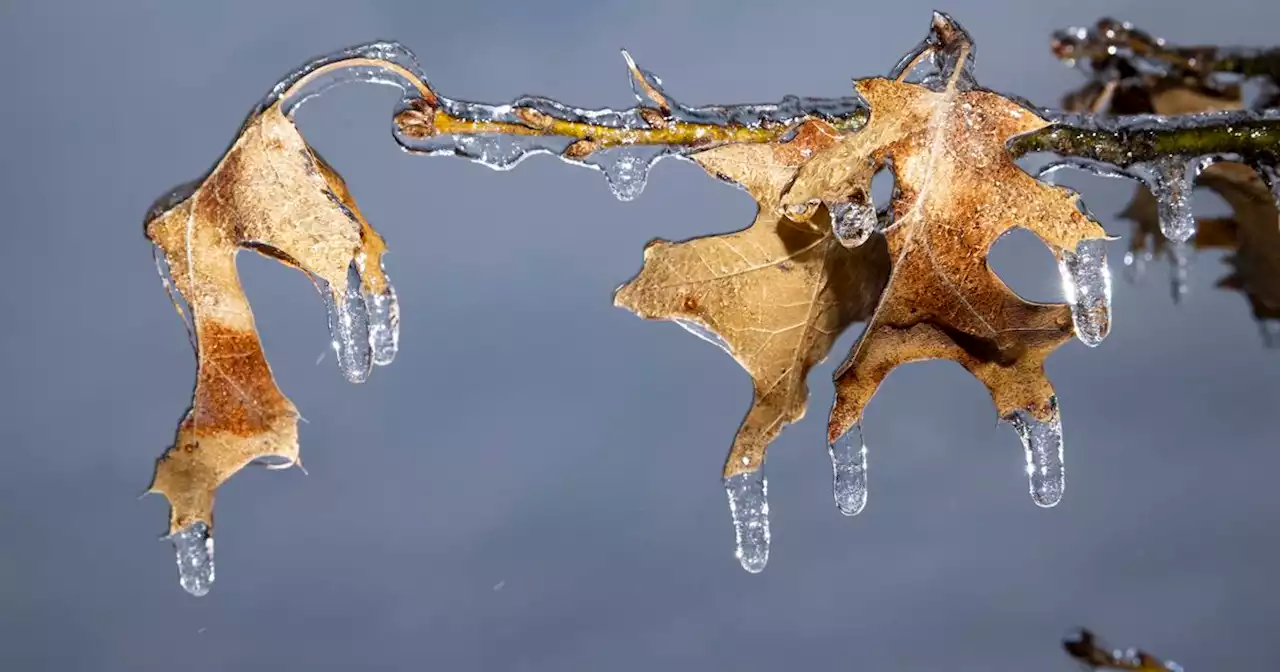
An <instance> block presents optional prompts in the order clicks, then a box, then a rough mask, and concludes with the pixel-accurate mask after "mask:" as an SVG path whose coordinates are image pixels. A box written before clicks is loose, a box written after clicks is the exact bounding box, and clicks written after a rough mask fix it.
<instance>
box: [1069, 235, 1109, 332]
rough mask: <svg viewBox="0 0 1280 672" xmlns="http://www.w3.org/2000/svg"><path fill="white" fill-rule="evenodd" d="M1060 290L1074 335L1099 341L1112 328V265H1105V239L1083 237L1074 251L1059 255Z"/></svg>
mask: <svg viewBox="0 0 1280 672" xmlns="http://www.w3.org/2000/svg"><path fill="white" fill-rule="evenodd" d="M1058 272H1059V273H1061V274H1062V293H1063V295H1064V296H1065V297H1066V299H1067V304H1068V305H1070V306H1071V321H1072V322H1073V323H1074V324H1075V327H1076V338H1079V339H1080V342H1081V343H1084V344H1085V345H1087V346H1090V347H1095V346H1097V345H1099V344H1100V343H1102V340H1103V339H1104V338H1106V337H1107V333H1108V332H1109V331H1110V330H1111V269H1110V267H1109V266H1108V265H1107V241H1106V240H1104V239H1093V240H1082V241H1080V243H1079V244H1078V245H1076V249H1075V251H1074V252H1067V251H1063V252H1062V253H1061V256H1060V257H1059V258H1058Z"/></svg>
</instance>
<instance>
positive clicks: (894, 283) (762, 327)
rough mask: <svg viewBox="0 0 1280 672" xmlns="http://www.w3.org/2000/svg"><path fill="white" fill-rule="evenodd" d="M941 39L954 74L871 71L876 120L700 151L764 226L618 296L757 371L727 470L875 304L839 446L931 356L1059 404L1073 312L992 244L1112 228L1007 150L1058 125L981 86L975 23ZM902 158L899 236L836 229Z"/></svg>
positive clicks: (664, 259) (706, 248)
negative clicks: (903, 376) (1011, 235)
mask: <svg viewBox="0 0 1280 672" xmlns="http://www.w3.org/2000/svg"><path fill="white" fill-rule="evenodd" d="M932 40H933V42H932V43H931V44H932V47H931V48H932V49H935V50H937V51H938V52H940V56H941V57H942V60H943V61H945V62H951V63H953V64H954V65H955V68H954V69H951V70H948V71H946V72H944V73H943V75H944V76H945V79H944V80H942V81H943V82H945V83H941V82H939V83H938V84H937V85H936V86H935V87H930V86H926V85H922V84H913V83H908V82H905V81H899V80H889V79H881V78H873V79H866V80H860V81H858V82H856V88H857V91H858V93H859V94H861V95H862V96H863V97H864V98H865V100H866V102H867V103H868V105H869V107H870V121H869V122H868V123H867V125H866V126H864V127H863V128H861V129H860V130H857V131H854V132H849V133H837V132H835V131H834V129H832V128H830V127H829V126H826V125H824V124H822V123H821V122H814V121H810V122H806V123H805V124H803V125H801V126H800V128H799V130H798V132H797V133H796V134H795V137H794V139H792V140H790V141H789V142H775V143H770V144H766V145H755V146H750V145H730V146H724V147H720V148H716V149H712V150H707V151H703V152H701V153H698V154H695V155H694V159H695V160H697V161H698V162H699V163H701V164H702V165H703V167H705V168H706V169H707V170H708V171H710V172H713V173H715V174H717V175H719V176H721V177H724V178H726V179H729V180H732V181H734V182H738V183H739V184H742V185H743V186H744V187H746V189H747V191H748V192H750V193H751V195H752V197H754V198H755V199H756V201H757V202H758V203H759V205H760V209H759V213H758V215H757V217H756V221H755V222H754V223H753V224H752V226H751V228H749V229H747V230H745V231H742V232H738V233H734V234H728V235H724V236H711V237H707V238H700V239H696V240H692V241H688V242H683V243H676V244H672V243H667V242H665V241H655V242H653V243H651V244H650V246H649V247H648V248H647V249H646V250H645V264H644V268H643V270H642V271H641V272H640V274H639V275H638V276H637V277H636V278H635V279H633V280H632V281H630V282H629V283H627V284H626V285H624V286H623V287H622V288H621V289H620V290H619V291H618V294H617V297H616V303H617V304H618V305H620V306H623V307H626V308H629V309H631V310H632V311H635V312H636V313H638V314H640V315H641V316H644V317H648V318H663V319H675V320H685V321H690V322H695V323H697V324H699V325H701V326H704V327H706V328H707V329H710V330H711V331H712V332H714V333H715V334H717V335H719V336H720V338H722V339H723V341H724V342H725V343H726V344H727V349H728V350H729V352H730V354H732V355H733V356H734V358H735V359H737V361H738V362H739V363H740V364H742V366H743V367H744V368H746V369H747V371H748V372H749V373H750V374H751V376H752V378H753V380H754V383H755V389H756V392H755V399H754V402H753V404H752V407H751V410H750V411H749V412H748V414H747V417H746V419H745V420H744V422H743V424H742V427H741V428H740V429H739V431H738V435H737V438H736V440H735V442H734V444H733V448H732V450H731V452H730V457H729V460H728V462H727V464H726V466H725V476H726V477H730V476H734V475H737V474H741V473H745V472H749V471H754V470H756V469H758V468H759V467H760V465H761V464H762V463H763V461H764V452H765V448H766V447H767V445H768V443H769V442H770V441H771V440H772V439H773V438H774V437H775V436H776V435H777V434H778V432H779V431H780V430H781V428H782V426H783V425H785V424H786V423H788V422H794V421H795V420H797V419H799V418H800V417H801V416H802V415H803V413H804V405H805V401H806V398H807V389H806V387H805V384H804V378H805V375H806V374H807V372H808V371H809V369H810V368H811V367H812V366H813V365H814V364H816V363H817V362H819V361H821V360H822V359H823V358H824V357H825V355H826V353H827V351H828V350H829V349H830V347H831V344H832V342H833V341H834V340H835V338H836V337H837V336H838V335H839V333H840V331H841V330H843V329H844V328H845V327H846V326H848V325H849V324H850V323H852V322H854V321H857V320H863V319H867V318H868V317H870V320H871V322H870V324H869V326H868V328H867V331H866V332H865V333H864V334H863V336H862V338H861V339H860V340H859V342H858V344H857V346H855V348H854V351H853V353H852V355H850V357H849V359H848V360H847V361H846V362H845V364H844V365H843V366H842V367H841V368H840V371H839V372H838V373H837V378H836V385H837V398H836V404H835V407H834V409H833V410H832V415H831V424H830V428H829V432H830V439H831V441H832V442H834V441H835V440H836V439H837V438H838V437H840V436H842V435H843V434H844V433H845V432H847V431H848V430H849V429H850V428H851V427H852V426H853V425H854V424H855V423H856V422H858V421H859V419H860V417H861V415H862V411H863V409H864V408H865V406H866V404H867V402H868V401H869V400H870V399H871V396H872V395H873V394H874V393H875V391H876V388H877V387H878V386H879V384H880V382H881V381H882V380H883V379H884V377H885V376H886V375H887V374H888V373H889V371H890V370H892V369H893V368H894V367H896V366H898V365H899V364H903V363H906V362H910V361H916V360H922V359H933V358H945V359H952V360H955V361H958V362H960V363H961V364H962V365H964V366H965V367H966V368H967V369H968V370H969V371H970V372H972V373H973V374H974V375H975V376H977V377H978V378H979V379H980V380H982V381H983V383H985V384H986V385H987V387H988V388H989V389H990V391H991V394H992V397H993V398H994V399H995V402H996V406H997V408H998V410H999V412H1000V414H1001V416H1002V417H1008V416H1009V415H1010V414H1012V413H1014V412H1015V411H1019V410H1022V411H1025V412H1027V413H1029V414H1030V415H1031V416H1033V417H1035V418H1036V419H1039V420H1043V421H1050V420H1051V419H1053V416H1054V415H1055V414H1056V402H1055V401H1054V400H1053V389H1052V387H1051V386H1050V385H1049V382H1048V381H1047V380H1046V378H1045V375H1044V371H1043V362H1044V359H1045V357H1046V356H1048V354H1049V353H1050V352H1052V351H1053V350H1054V349H1055V348H1056V347H1058V346H1059V345H1061V344H1062V343H1064V342H1065V341H1067V340H1068V339H1069V338H1070V337H1071V335H1072V312H1071V310H1070V309H1069V308H1068V307H1067V306H1066V305H1059V304H1036V303H1030V302H1027V301H1024V300H1022V299H1021V298H1020V297H1019V296H1018V295H1016V294H1015V293H1013V291H1011V290H1010V289H1009V288H1008V287H1006V286H1005V285H1004V283H1002V282H1001V281H1000V279H999V278H998V277H996V275H995V274H994V273H993V272H992V271H991V269H990V268H988V266H987V262H986V255H987V251H988V249H989V248H990V246H991V244H992V243H994V242H995V240H996V239H997V238H999V237H1000V236H1001V235H1003V234H1004V233H1006V232H1007V231H1009V230H1010V229H1011V228H1013V227H1015V226H1023V227H1026V228H1028V229H1030V230H1032V231H1034V232H1035V233H1036V234H1038V235H1039V236H1040V237H1041V238H1042V239H1044V241H1045V242H1046V243H1047V244H1048V245H1049V246H1050V247H1051V248H1053V250H1054V252H1055V253H1056V254H1057V255H1058V257H1059V259H1064V258H1066V257H1067V256H1068V255H1071V254H1072V253H1074V252H1076V250H1077V249H1078V246H1079V245H1080V244H1081V243H1082V242H1083V241H1089V240H1099V239H1105V238H1106V234H1105V232H1104V231H1103V230H1102V229H1101V227H1099V226H1098V224H1097V223H1096V222H1094V221H1093V220H1092V219H1090V218H1089V217H1088V216H1087V215H1085V214H1084V213H1083V212H1082V209H1081V207H1080V205H1079V201H1078V197H1077V195H1076V194H1075V193H1074V192H1071V191H1069V190H1067V189H1064V188H1061V187H1055V186H1052V185H1048V184H1045V183H1043V182H1040V181H1038V180H1036V179H1034V178H1033V177H1031V176H1030V175H1028V174H1027V173H1025V172H1024V171H1022V169H1020V168H1019V167H1018V166H1017V165H1016V164H1015V163H1014V162H1013V159H1012V158H1011V156H1010V155H1009V153H1008V151H1007V150H1006V143H1007V142H1008V141H1009V139H1010V138H1012V137H1014V136H1016V135H1019V134H1022V133H1028V132H1031V131H1035V130H1038V129H1040V128H1042V127H1044V126H1046V125H1047V124H1048V122H1047V121H1045V120H1044V119H1041V118H1040V117H1038V116H1037V115H1036V114H1035V113H1033V112H1032V111H1030V110H1028V109H1026V108H1024V107H1023V106H1022V105H1020V104H1018V103H1016V102H1014V101H1012V100H1010V99H1008V98H1005V97H1003V96H1000V95H998V94H995V93H992V92H988V91H983V90H978V89H976V88H973V87H972V86H971V83H970V82H971V80H970V79H969V75H968V73H967V72H966V71H964V70H963V64H964V63H966V61H967V57H968V51H969V49H970V46H969V42H968V38H967V35H965V34H964V32H963V30H962V29H960V28H959V26H958V25H957V24H955V23H954V22H952V21H951V20H950V19H949V18H947V17H946V16H945V15H941V14H938V15H936V16H935V21H934V32H933V38H932ZM925 55H927V54H925ZM957 56H958V58H957ZM921 57H922V56H921ZM885 166H890V169H891V170H892V171H893V173H894V176H895V178H896V179H897V191H896V194H895V197H894V201H893V203H892V204H891V205H892V215H893V223H892V225H891V226H889V227H888V228H887V229H886V230H885V232H884V236H881V235H878V234H872V235H867V227H866V226H863V227H862V228H861V230H860V233H858V235H855V236H853V237H852V238H849V237H845V236H840V235H836V234H837V233H840V232H841V231H840V230H841V225H840V224H839V223H838V224H837V226H836V227H835V229H836V231H835V232H833V230H832V229H833V227H832V223H831V212H832V211H834V210H837V209H839V210H840V211H842V212H846V211H849V210H851V209H852V210H853V211H855V212H860V213H862V214H861V215H860V217H861V218H862V219H863V220H864V221H866V220H867V219H870V220H872V221H874V209H873V208H872V206H871V205H870V203H869V201H870V194H871V179H872V177H873V176H874V174H875V173H876V171H877V170H879V169H880V168H882V167H885ZM868 213H870V214H868ZM855 221H856V220H855ZM871 227H872V228H874V224H871ZM864 241H865V242H864ZM886 243H887V244H886ZM886 251H887V253H888V256H887V257H886V256H885V253H886ZM1104 263H1105V262H1104ZM886 266H888V268H889V269H891V272H890V274H889V275H888V277H887V278H886V275H885V273H886ZM1088 309H1089V310H1095V309H1096V312H1094V313H1092V314H1090V313H1088V312H1086V314H1085V315H1084V316H1083V318H1082V319H1085V320H1091V321H1090V322H1089V326H1090V327H1091V328H1092V329H1094V330H1095V331H1097V332H1099V333H1100V334H1102V335H1105V332H1106V328H1107V320H1108V317H1107V315H1106V312H1105V311H1106V306H1105V305H1099V306H1096V307H1094V306H1090V307H1088ZM872 311H874V313H872Z"/></svg>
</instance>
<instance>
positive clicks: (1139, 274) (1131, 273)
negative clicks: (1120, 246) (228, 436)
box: [1124, 250, 1155, 284]
mask: <svg viewBox="0 0 1280 672" xmlns="http://www.w3.org/2000/svg"><path fill="white" fill-rule="evenodd" d="M1154 259H1155V254H1153V253H1152V252H1151V250H1139V251H1138V252H1136V253H1135V252H1134V251H1133V250H1130V251H1128V252H1125V253H1124V278H1125V280H1127V281H1129V282H1131V283H1135V284H1136V283H1139V282H1142V278H1143V277H1145V276H1146V274H1147V264H1150V263H1151V262H1152V261H1153V260H1154Z"/></svg>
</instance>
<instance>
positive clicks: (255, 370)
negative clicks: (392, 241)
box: [146, 102, 387, 533]
mask: <svg viewBox="0 0 1280 672" xmlns="http://www.w3.org/2000/svg"><path fill="white" fill-rule="evenodd" d="M146 235H147V237H148V238H149V239H150V240H151V241H152V242H153V243H155V245H156V246H157V247H158V248H159V250H160V251H161V252H162V253H163V255H164V259H165V261H167V263H168V266H169V270H170V273H171V277H172V282H173V284H174V286H175V287H176V289H177V291H178V292H179V293H180V294H181V296H182V297H183V298H185V300H186V302H187V304H188V305H189V306H190V309H191V317H192V324H191V325H189V326H190V327H192V328H193V330H194V338H195V347H196V359H197V366H198V370H197V373H196V385H195V393H194V396H193V398H192V402H191V407H190V409H189V410H188V411H187V413H186V415H185V416H184V418H183V420H182V421H181V423H180V424H179V427H178V431H177V436H176V439H175V441H174V445H173V446H172V447H170V448H169V449H168V450H167V451H166V452H165V454H164V455H163V456H162V457H160V459H159V460H157V462H156V468H155V475H154V478H153V479H152V482H151V485H150V488H149V491H150V492H158V493H160V494H163V495H164V496H165V497H166V498H167V499H168V500H169V504H170V516H169V530H170V532H171V533H172V532H177V531H178V530H180V529H182V528H184V527H186V526H188V525H190V524H192V523H194V522H196V521H203V522H204V523H205V524H207V525H209V526H210V528H212V526H213V498H214V490H215V489H216V488H217V487H218V486H219V485H220V484H221V483H222V482H223V481H225V480H226V479H228V478H230V477H231V475H232V474H234V473H235V472H237V471H238V470H240V469H241V468H243V467H244V466H246V465H247V464H249V463H250V462H252V461H254V460H255V459H259V458H268V457H279V458H283V459H284V460H286V461H287V463H289V464H293V463H297V462H298V435H297V418H298V412H297V409H296V408H294V405H293V403H292V402H290V401H289V399H287V398H286V397H285V396H284V394H282V393H281V392H280V389H279V388H278V387H277V386H276V383H275V380H274V378H273V376H272V374H271V367H270V366H269V365H268V364H267V360H266V358H265V356H264V354H263V351H262V344H261V342H260V341H259V339H258V333H257V330H256V328H255V327H254V319H253V312H252V311H251V309H250V307H249V302H248V299H247V297H246V296H245V294H244V290H243V289H242V287H241V285H240V280H239V276H238V274H237V272H236V261H235V260H236V255H237V253H238V252H239V251H240V250H241V249H252V250H254V251H257V252H259V253H262V254H264V255H267V256H270V257H272V258H275V259H277V260H279V261H282V262H283V263H285V264H288V265H290V266H293V267H295V268H298V269H301V270H304V271H306V272H307V273H310V274H311V275H312V276H313V277H315V278H319V279H320V280H323V281H324V282H327V283H328V287H329V288H330V289H329V290H328V291H331V292H333V300H334V301H335V302H337V303H338V304H339V305H340V304H341V303H342V302H343V301H344V290H345V289H346V287H347V282H348V268H349V266H350V265H351V264H352V263H353V262H355V263H356V264H357V266H358V267H359V269H360V270H361V271H362V272H363V276H362V283H363V289H364V291H365V292H373V293H376V292H382V291H384V290H385V289H386V288H387V281H386V277H385V276H384V275H383V274H382V270H381V269H382V264H381V255H382V254H383V252H384V251H385V249H386V247H385V245H384V243H383V241H382V239H381V237H380V236H379V235H378V234H377V233H376V232H375V231H374V230H373V229H372V228H371V227H370V226H369V224H368V222H366V221H365V219H364V217H363V216H362V215H361V214H360V210H359V209H358V208H357V207H356V204H355V201H354V199H352V197H351V194H350V193H349V192H348V191H347V187H346V185H345V183H344V182H343V181H342V178H341V177H340V176H339V175H338V174H337V173H336V172H335V171H334V170H333V169H332V168H330V167H329V165H328V164H326V163H325V162H324V160H323V159H321V158H320V156H319V155H318V154H317V153H316V152H315V151H314V150H313V149H311V147H309V146H308V145H307V143H306V142H305V141H304V140H303V138H302V135H301V134H300V133H299V132H298V129H297V128H296V127H295V126H294V124H293V122H292V120H291V119H290V118H289V117H288V115H286V114H285V113H284V112H283V111H282V110H281V106H280V103H279V102H276V103H275V104H272V105H270V106H267V107H266V108H265V109H263V110H261V111H260V112H258V113H256V114H255V115H253V116H251V117H250V118H249V119H248V120H247V121H246V122H245V124H244V126H243V128H242V129H241V132H240V135H239V136H238V137H237V138H236V140H235V142H234V144H232V146H231V148H230V149H229V150H228V151H227V153H226V154H225V155H224V156H223V157H222V159H221V160H220V161H219V162H218V163H217V165H215V166H214V167H213V169H212V170H211V171H210V172H209V174H208V175H207V176H206V177H205V178H204V179H203V181H201V182H200V183H199V184H198V185H196V184H195V183H192V184H191V185H187V186H186V187H182V188H179V189H178V190H176V191H175V192H174V194H173V195H171V196H169V197H167V198H165V199H162V200H161V201H160V202H159V203H157V206H156V207H155V208H154V209H153V210H152V213H151V214H149V215H148V219H147V222H146ZM321 287H323V284H321ZM175 305H176V302H175ZM179 312H181V308H179Z"/></svg>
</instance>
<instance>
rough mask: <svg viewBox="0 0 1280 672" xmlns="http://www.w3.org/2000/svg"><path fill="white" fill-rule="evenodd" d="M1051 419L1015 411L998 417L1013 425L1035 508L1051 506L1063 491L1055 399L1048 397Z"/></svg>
mask: <svg viewBox="0 0 1280 672" xmlns="http://www.w3.org/2000/svg"><path fill="white" fill-rule="evenodd" d="M1049 405H1050V408H1051V409H1052V413H1053V415H1052V417H1050V418H1049V420H1048V421H1041V420H1039V419H1037V418H1036V417H1035V416H1034V415H1031V414H1030V413H1028V412H1026V411H1024V410H1022V409H1019V410H1016V411H1014V412H1013V413H1010V414H1009V415H1006V416H1005V417H1004V418H1002V419H1003V420H1004V421H1005V422H1007V423H1009V424H1010V425H1013V429H1014V431H1016V432H1017V433H1018V438H1019V439H1021V440H1022V448H1023V451H1024V452H1025V454H1026V458H1027V480H1028V482H1029V483H1030V489H1031V499H1032V500H1033V501H1035V503H1036V505H1038V506H1043V507H1050V506H1055V505H1057V503H1058V502H1059V501H1061V500H1062V493H1063V490H1065V489H1066V485H1067V483H1066V468H1065V467H1064V466H1063V463H1062V416H1061V415H1060V414H1059V412H1058V399H1057V397H1050V398H1049Z"/></svg>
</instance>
